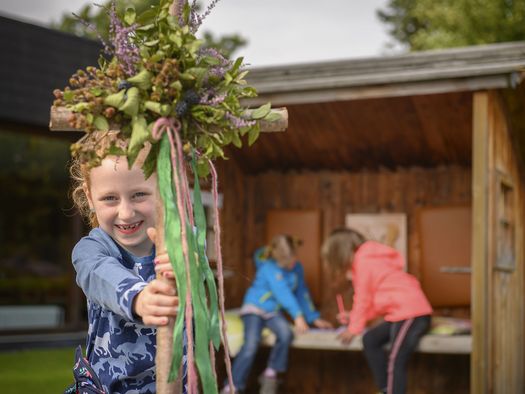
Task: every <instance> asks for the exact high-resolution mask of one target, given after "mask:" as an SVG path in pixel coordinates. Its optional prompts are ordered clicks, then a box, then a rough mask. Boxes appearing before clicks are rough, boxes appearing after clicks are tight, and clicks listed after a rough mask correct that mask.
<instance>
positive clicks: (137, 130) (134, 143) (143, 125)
mask: <svg viewBox="0 0 525 394" xmlns="http://www.w3.org/2000/svg"><path fill="white" fill-rule="evenodd" d="M149 136H150V132H149V130H148V124H147V122H146V119H145V118H144V117H143V116H137V117H134V118H133V120H132V121H131V139H130V141H129V146H128V154H127V156H128V163H129V167H130V168H131V166H132V165H133V163H134V162H135V160H136V158H137V155H138V154H139V152H140V150H141V149H142V147H143V146H144V142H146V141H147V140H148V139H149Z"/></svg>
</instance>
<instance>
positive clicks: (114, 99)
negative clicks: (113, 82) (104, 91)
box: [104, 90, 126, 108]
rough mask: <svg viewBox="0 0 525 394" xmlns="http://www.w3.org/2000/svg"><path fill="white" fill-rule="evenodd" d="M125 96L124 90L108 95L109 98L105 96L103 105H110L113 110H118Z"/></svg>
mask: <svg viewBox="0 0 525 394" xmlns="http://www.w3.org/2000/svg"><path fill="white" fill-rule="evenodd" d="M125 94H126V91H125V90H121V91H120V92H118V93H113V94H110V95H109V96H107V97H106V98H105V99H104V104H106V105H110V106H112V107H115V108H119V107H120V106H121V105H122V103H123V102H124V95H125Z"/></svg>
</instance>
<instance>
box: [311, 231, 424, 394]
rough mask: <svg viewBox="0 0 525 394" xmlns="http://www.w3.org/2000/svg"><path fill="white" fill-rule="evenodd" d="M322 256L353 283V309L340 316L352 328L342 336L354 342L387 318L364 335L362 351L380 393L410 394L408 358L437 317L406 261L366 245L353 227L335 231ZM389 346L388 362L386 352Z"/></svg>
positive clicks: (371, 243)
mask: <svg viewBox="0 0 525 394" xmlns="http://www.w3.org/2000/svg"><path fill="white" fill-rule="evenodd" d="M321 254H322V258H323V261H324V262H325V263H327V264H329V268H330V269H329V271H332V273H335V274H336V275H337V274H339V275H345V274H346V275H347V277H348V278H349V279H350V280H351V281H352V282H353V287H354V302H353V305H352V310H351V311H350V313H349V314H342V315H338V319H339V321H340V322H341V323H343V324H348V328H347V330H346V331H344V332H342V333H341V334H340V335H339V338H340V339H341V341H342V342H343V343H344V344H349V343H350V342H351V341H352V339H353V338H354V336H355V335H358V334H361V333H362V332H363V331H364V330H365V326H366V323H367V322H368V321H370V320H373V319H375V318H377V317H384V322H382V323H380V324H379V325H377V326H375V327H373V328H370V329H368V330H366V331H365V332H364V335H363V349H364V352H365V356H366V359H367V361H368V364H369V366H370V368H371V370H372V373H373V376H374V381H375V383H376V385H377V387H378V388H379V389H380V390H381V392H382V393H388V394H392V393H393V394H401V393H405V391H406V380H407V376H406V375H407V362H408V359H409V357H410V355H411V354H412V353H413V352H414V350H415V349H416V347H417V344H418V342H419V339H420V338H421V336H422V335H423V334H424V333H425V332H426V331H427V329H428V328H429V326H430V314H431V313H432V307H431V306H430V304H429V302H428V300H427V299H426V297H425V295H424V294H423V291H422V290H421V287H420V285H419V282H418V281H417V279H416V278H415V277H413V276H412V275H410V274H408V273H406V272H405V271H404V261H403V257H402V256H401V254H400V253H399V252H398V251H397V250H395V249H393V248H391V247H389V246H386V245H383V244H380V243H378V242H374V241H367V240H366V239H365V238H364V237H363V236H362V235H361V234H359V233H358V232H357V231H354V230H351V229H341V230H336V231H334V232H333V233H332V234H331V235H330V236H329V237H328V239H327V240H326V241H325V242H324V244H323V246H322V250H321ZM348 271H349V272H348ZM387 343H389V344H390V348H389V349H390V351H389V355H388V358H387V355H386V353H385V351H384V348H383V346H384V345H385V344H387Z"/></svg>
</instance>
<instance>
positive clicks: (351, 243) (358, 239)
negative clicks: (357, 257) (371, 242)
mask: <svg viewBox="0 0 525 394" xmlns="http://www.w3.org/2000/svg"><path fill="white" fill-rule="evenodd" d="M365 242H366V238H365V237H364V236H363V235H362V234H361V233H359V232H358V231H356V230H353V229H350V228H340V229H336V230H334V231H332V233H331V234H330V235H329V236H328V238H327V239H326V240H325V241H324V242H323V246H322V247H321V258H322V259H323V261H325V262H326V263H328V264H330V266H332V267H333V268H335V269H345V268H346V267H347V266H348V264H349V263H351V261H352V259H353V257H354V253H355V251H356V250H357V248H359V247H360V246H361V245H362V244H363V243H365Z"/></svg>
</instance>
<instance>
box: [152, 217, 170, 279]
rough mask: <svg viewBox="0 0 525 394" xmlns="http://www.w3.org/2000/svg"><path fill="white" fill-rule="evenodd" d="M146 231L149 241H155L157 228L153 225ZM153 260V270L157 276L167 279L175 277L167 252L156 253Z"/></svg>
mask: <svg viewBox="0 0 525 394" xmlns="http://www.w3.org/2000/svg"><path fill="white" fill-rule="evenodd" d="M146 232H147V234H148V237H149V238H150V239H151V242H153V243H155V240H156V239H157V230H155V228H153V227H149V228H148V229H147V230H146ZM153 261H154V262H155V272H156V273H157V277H158V276H163V277H164V278H167V279H175V275H174V273H173V267H172V265H171V262H170V257H169V256H168V253H166V252H164V253H159V254H157V256H156V257H155V259H154V260H153Z"/></svg>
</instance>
